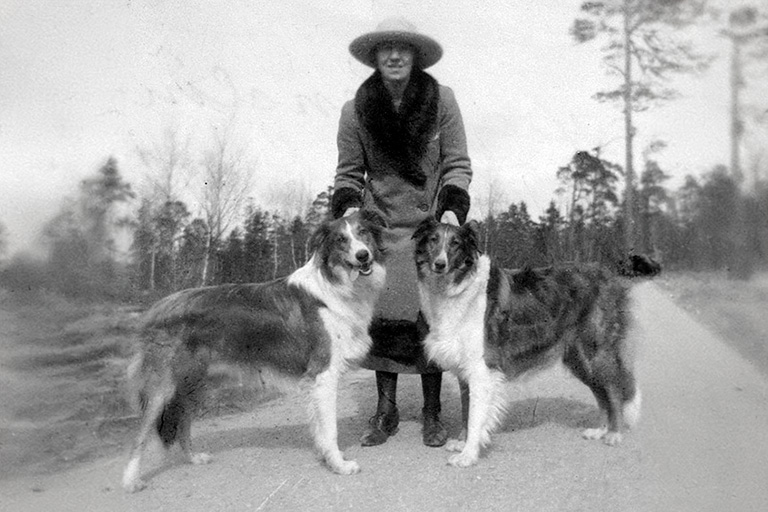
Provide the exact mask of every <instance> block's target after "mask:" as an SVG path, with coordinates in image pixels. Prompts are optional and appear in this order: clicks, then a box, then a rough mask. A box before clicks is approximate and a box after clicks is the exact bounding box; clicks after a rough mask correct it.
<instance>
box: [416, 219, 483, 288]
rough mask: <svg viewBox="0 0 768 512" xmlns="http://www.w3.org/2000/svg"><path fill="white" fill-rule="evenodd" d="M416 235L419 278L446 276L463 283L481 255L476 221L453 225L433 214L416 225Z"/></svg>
mask: <svg viewBox="0 0 768 512" xmlns="http://www.w3.org/2000/svg"><path fill="white" fill-rule="evenodd" d="M413 238H414V240H416V249H415V252H414V257H415V260H416V269H417V272H418V276H419V279H425V278H427V277H428V276H433V277H443V276H444V277H446V278H447V279H448V280H450V281H452V282H454V283H459V282H460V281H461V280H463V279H464V278H465V277H466V276H467V274H469V273H470V272H472V271H473V270H474V268H475V264H476V263H477V259H478V257H479V256H480V251H479V249H478V247H479V246H478V234H477V223H476V222H474V221H470V222H468V223H466V224H464V225H463V226H453V225H450V224H441V223H439V222H437V221H436V220H434V219H431V218H430V219H427V220H425V221H424V222H422V223H421V224H420V225H419V227H418V228H416V232H415V233H414V234H413Z"/></svg>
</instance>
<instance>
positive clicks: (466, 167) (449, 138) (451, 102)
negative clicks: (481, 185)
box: [435, 87, 472, 224]
mask: <svg viewBox="0 0 768 512" xmlns="http://www.w3.org/2000/svg"><path fill="white" fill-rule="evenodd" d="M440 99H441V101H442V102H443V109H442V115H441V118H440V176H441V180H440V191H439V192H438V195H437V208H436V212H435V213H436V216H437V218H438V219H439V218H440V217H441V216H442V215H443V213H445V212H446V211H448V210H450V211H452V212H454V213H455V214H456V217H457V218H458V220H459V222H460V223H462V224H463V223H464V221H466V219H467V214H468V213H469V206H470V201H469V192H468V189H469V184H470V182H471V181H472V166H471V163H470V160H469V153H468V152H467V136H466V133H465V132H464V121H463V120H462V118H461V111H460V110H459V104H458V103H457V102H456V97H455V96H454V94H453V91H452V90H451V89H450V88H448V87H441V91H440Z"/></svg>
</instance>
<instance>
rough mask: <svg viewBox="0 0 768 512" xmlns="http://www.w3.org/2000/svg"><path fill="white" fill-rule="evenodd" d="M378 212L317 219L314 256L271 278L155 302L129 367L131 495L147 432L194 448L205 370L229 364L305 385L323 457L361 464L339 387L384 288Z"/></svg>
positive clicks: (353, 467) (199, 456) (345, 468)
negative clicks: (134, 422)
mask: <svg viewBox="0 0 768 512" xmlns="http://www.w3.org/2000/svg"><path fill="white" fill-rule="evenodd" d="M381 227H382V221H381V218H380V217H378V216H376V215H374V214H371V213H368V212H360V213H357V214H355V215H352V216H350V217H346V218H343V219H339V220H336V221H332V222H327V223H325V224H323V225H322V226H321V227H320V228H319V229H318V230H317V232H316V233H314V235H313V238H312V247H313V249H314V252H313V255H312V258H311V259H310V260H309V262H307V264H306V265H304V266H303V267H301V268H299V269H298V270H296V271H295V272H294V273H293V274H291V275H290V276H288V277H285V278H281V279H277V280H275V281H271V282H268V283H258V284H241V285H222V286H214V287H204V288H195V289H189V290H183V291H181V292H178V293H175V294H173V295H170V296H169V297H166V298H165V299H162V300H161V301H159V302H158V303H157V304H155V305H154V306H153V307H152V308H151V309H150V310H149V311H148V312H147V313H146V316H145V318H144V326H145V327H144V330H143V339H142V342H143V343H142V345H141V350H140V353H139V354H138V355H137V356H136V358H135V360H134V361H133V362H132V364H131V365H130V367H129V377H130V381H131V382H132V385H133V388H134V390H135V398H136V400H137V402H138V404H139V406H140V409H141V412H142V419H141V427H140V430H139V434H138V436H137V438H136V441H135V443H134V446H133V449H132V452H131V456H130V461H129V462H128V465H127V467H126V468H125V471H124V473H123V487H124V489H125V490H126V491H128V492H133V491H137V490H139V489H142V488H143V487H144V486H145V483H144V482H143V481H142V480H141V478H140V476H141V475H140V462H141V456H142V452H143V451H144V448H145V445H146V443H147V441H148V439H149V438H150V436H153V435H157V436H159V438H160V439H161V440H162V441H163V443H164V444H165V446H166V447H170V446H171V445H172V444H174V443H176V442H178V444H179V445H180V447H181V450H182V453H183V454H184V455H185V457H186V459H187V460H188V461H189V462H191V463H193V464H201V463H207V462H209V461H210V459H211V457H210V456H209V455H208V454H205V453H193V452H192V450H191V446H190V424H191V421H192V415H193V413H194V409H195V407H196V406H197V405H198V404H199V403H200V400H201V394H202V392H203V390H204V387H205V377H206V373H207V370H208V368H209V367H210V366H211V364H213V363H225V364H231V365H236V366H240V367H245V368H250V369H256V368H266V369H270V370H272V371H274V372H277V373H278V374H281V375H284V376H287V377H290V378H292V379H294V380H297V381H305V382H308V383H309V384H310V388H311V393H310V395H311V396H310V400H309V401H310V418H311V419H310V422H311V426H312V433H313V435H314V441H315V445H316V447H317V449H318V451H319V453H320V456H321V457H322V459H323V460H324V461H325V463H326V464H327V465H328V467H329V468H330V469H331V470H332V471H334V472H335V473H340V474H351V473H356V472H358V471H359V466H358V465H357V463H356V462H354V461H351V460H344V458H343V455H342V453H341V451H340V450H339V447H338V442H337V430H336V429H337V426H336V392H337V384H338V380H339V377H340V376H341V374H342V373H343V372H344V371H345V370H346V369H347V367H348V366H349V365H350V364H354V363H355V362H357V361H359V360H360V359H362V358H363V357H364V356H365V355H366V354H367V353H368V351H369V349H370V346H371V339H370V336H369V335H368V325H369V324H370V321H371V317H372V315H373V307H374V304H375V302H376V299H377V298H378V295H379V293H380V291H381V289H382V288H383V286H384V278H385V270H384V267H383V266H382V253H381V251H380V228H381Z"/></svg>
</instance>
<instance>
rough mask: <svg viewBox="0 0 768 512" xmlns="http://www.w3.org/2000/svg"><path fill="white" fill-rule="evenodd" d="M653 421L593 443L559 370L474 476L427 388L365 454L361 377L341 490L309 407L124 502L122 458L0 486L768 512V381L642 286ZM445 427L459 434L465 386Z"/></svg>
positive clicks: (183, 500) (220, 506)
mask: <svg viewBox="0 0 768 512" xmlns="http://www.w3.org/2000/svg"><path fill="white" fill-rule="evenodd" d="M634 295H635V299H636V306H635V315H636V320H637V322H636V324H637V326H636V329H635V330H634V332H633V337H635V338H636V339H637V342H638V344H639V345H640V349H639V351H638V352H639V353H638V373H639V379H640V383H641V387H642V389H643V397H644V403H643V415H642V418H641V421H640V425H639V426H638V428H637V429H636V430H635V431H634V432H632V433H630V434H629V435H628V436H626V437H625V441H624V443H623V444H621V445H620V446H619V447H617V448H609V447H606V446H604V445H603V444H601V443H598V442H591V441H585V440H582V439H581V438H580V436H579V429H580V428H582V427H584V426H586V425H588V424H590V423H591V422H593V421H595V420H596V418H597V411H596V407H595V405H594V401H593V398H592V397H591V395H590V393H589V392H588V390H587V389H586V388H585V387H584V386H583V385H581V384H580V383H578V381H576V380H575V379H573V378H571V377H568V376H565V374H564V373H563V372H562V371H561V370H553V371H551V372H548V373H547V374H546V375H542V376H541V377H538V378H536V379H534V380H532V381H529V382H527V383H526V384H525V386H524V388H523V389H521V390H519V391H518V392H516V393H515V394H513V396H514V402H513V405H512V411H511V413H510V416H509V418H508V419H507V421H506V422H505V423H504V427H503V429H502V431H501V432H499V433H497V434H496V436H495V437H494V445H493V447H492V449H491V450H490V451H489V452H488V453H487V455H486V456H485V457H484V458H483V459H481V461H480V463H479V465H478V466H476V467H473V468H470V469H465V470H458V469H455V468H452V467H448V466H446V464H445V460H446V458H447V455H448V454H447V453H446V452H445V451H443V450H441V449H431V448H427V447H425V446H423V445H422V444H421V438H420V434H419V423H418V421H417V420H418V416H419V409H420V407H421V398H420V389H419V385H418V384H419V382H418V379H417V378H416V377H414V376H403V377H402V378H401V386H400V389H399V402H400V404H401V416H402V420H401V429H400V432H399V433H398V434H397V435H396V436H395V437H393V438H392V439H390V441H389V442H387V443H386V444H384V445H382V446H379V447H374V448H361V447H360V446H359V444H358V442H357V439H358V436H359V434H360V433H361V432H362V431H363V428H364V425H365V420H366V418H367V416H368V415H369V414H370V413H371V412H372V410H373V407H374V403H373V397H374V385H373V376H372V374H371V373H370V372H364V371H361V372H355V373H353V374H350V376H349V377H348V378H347V379H346V380H345V384H344V386H343V389H342V392H341V397H340V403H339V406H340V425H339V430H340V444H341V446H342V448H346V452H345V453H346V455H347V457H348V458H354V459H356V460H357V461H358V462H359V463H360V464H361V466H362V468H363V471H362V472H361V473H360V474H358V475H354V476H346V477H342V476H336V475H333V474H331V473H329V472H328V471H327V470H325V469H324V468H323V467H321V466H320V465H319V463H318V462H317V461H316V460H315V458H314V456H313V455H312V452H311V441H310V438H309V435H308V433H307V428H306V420H305V412H304V405H303V402H302V399H301V398H300V397H297V396H294V397H289V398H286V399H279V400H276V401H273V402H270V403H268V404H266V405H265V406H263V407H260V408H259V409H257V410H256V411H254V412H253V413H248V414H240V415H233V416H228V417H224V418H217V419H215V420H214V419H211V420H203V421H201V422H199V423H197V424H196V426H195V432H194V434H193V436H194V440H195V442H196V446H197V447H198V448H199V449H203V450H206V451H210V452H211V453H212V454H213V455H214V456H215V461H214V462H213V463H212V464H211V465H209V466H196V467H193V466H188V465H180V464H163V463H161V462H160V461H155V462H153V463H151V465H150V466H149V467H148V469H149V474H148V480H149V487H148V489H147V490H145V491H143V492H141V493H138V494H135V495H125V494H123V492H122V491H121V490H120V488H119V482H120V474H121V470H122V465H123V464H124V459H123V458H113V459H103V460H99V461H97V462H95V463H91V464H89V465H87V466H84V467H80V468H78V469H76V470H72V471H69V472H65V473H60V474H56V475H51V476H41V477H25V478H21V479H14V480H5V481H2V482H0V509H1V510H8V511H25V510H57V511H58V510H78V511H80V510H109V511H116V512H120V511H133V510H136V511H142V512H146V511H150V510H168V511H173V510H179V511H185V512H196V511H203V510H206V511H207V510H228V511H229V510H251V511H255V510H275V511H277V510H279V511H304V510H356V511H359V510H376V511H381V510H387V511H391V510H392V511H394V510H398V511H399V510H403V511H409V510H414V511H420V512H426V511H432V510H441V511H442V510H505V511H518V510H519V511H549V510H552V511H581V510H590V511H600V510H606V511H687V510H690V511H697V512H699V511H709V510H711V511H723V510H727V511H731V512H740V511H760V510H768V428H766V427H768V382H767V381H766V379H765V378H764V377H763V376H762V374H760V373H759V372H758V371H757V370H756V369H755V368H754V367H753V366H751V365H750V364H749V363H747V362H746V361H744V360H743V359H742V358H740V357H739V356H738V355H737V354H736V353H735V352H733V351H732V350H731V349H730V348H728V347H726V346H725V345H724V344H723V343H722V342H721V341H720V340H719V339H717V338H716V337H715V336H713V335H712V334H711V333H709V332H708V331H706V330H705V329H703V328H702V327H701V326H700V325H698V324H697V323H696V322H695V321H694V320H692V319H691V317H689V316H688V315H687V314H686V313H684V312H683V311H682V310H680V309H679V308H677V307H676V306H675V305H674V304H673V303H672V302H671V301H670V300H669V298H668V297H666V296H665V295H664V294H663V292H662V291H660V289H659V288H658V287H657V286H656V285H654V284H652V283H644V284H641V285H638V286H637V287H636V288H635V292H634ZM443 395H444V417H445V419H446V420H447V422H448V424H449V428H450V429H451V430H453V431H454V432H455V431H456V430H457V429H458V423H459V410H458V396H457V395H458V393H457V385H456V381H455V379H454V378H453V377H449V376H447V377H446V378H445V381H444V392H443Z"/></svg>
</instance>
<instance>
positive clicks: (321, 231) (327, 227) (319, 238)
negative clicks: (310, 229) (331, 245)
mask: <svg viewBox="0 0 768 512" xmlns="http://www.w3.org/2000/svg"><path fill="white" fill-rule="evenodd" d="M330 234H331V221H330V220H326V221H325V222H323V223H322V224H320V225H319V226H318V227H317V229H316V230H315V231H314V233H312V236H310V237H309V255H308V256H307V257H308V258H309V257H311V256H312V254H314V253H316V252H318V251H319V250H320V248H321V247H323V245H324V244H325V241H326V239H327V238H328V236H329V235H330Z"/></svg>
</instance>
